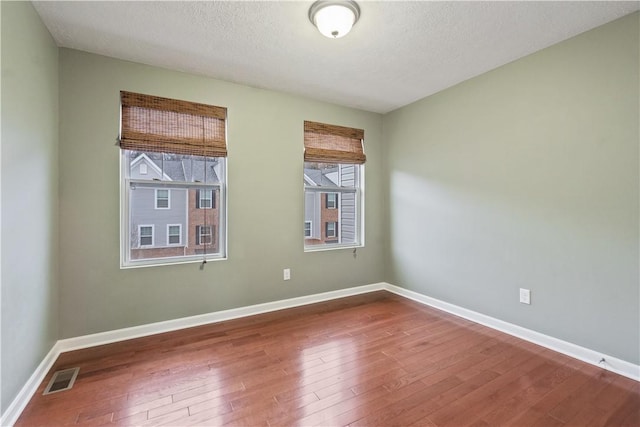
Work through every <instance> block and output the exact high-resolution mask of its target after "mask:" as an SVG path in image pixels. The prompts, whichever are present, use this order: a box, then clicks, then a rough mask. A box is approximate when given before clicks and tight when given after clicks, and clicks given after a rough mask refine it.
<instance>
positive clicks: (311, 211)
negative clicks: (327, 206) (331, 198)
mask: <svg viewBox="0 0 640 427" xmlns="http://www.w3.org/2000/svg"><path fill="white" fill-rule="evenodd" d="M304 198H305V203H304V220H305V221H311V236H310V237H312V238H314V239H319V238H320V230H321V228H320V227H321V226H322V224H320V210H321V207H322V205H321V200H320V193H319V192H312V191H310V192H307V193H305V194H304Z"/></svg>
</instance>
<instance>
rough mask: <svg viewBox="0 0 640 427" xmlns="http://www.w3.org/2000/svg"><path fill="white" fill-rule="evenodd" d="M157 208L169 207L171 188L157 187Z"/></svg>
mask: <svg viewBox="0 0 640 427" xmlns="http://www.w3.org/2000/svg"><path fill="white" fill-rule="evenodd" d="M156 209H169V190H161V189H156Z"/></svg>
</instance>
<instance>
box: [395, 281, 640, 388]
mask: <svg viewBox="0 0 640 427" xmlns="http://www.w3.org/2000/svg"><path fill="white" fill-rule="evenodd" d="M384 285H385V289H386V290H387V291H389V292H393V293H394V294H397V295H400V296H403V297H405V298H409V299H411V300H414V301H417V302H419V303H422V304H425V305H428V306H430V307H433V308H437V309H438V310H442V311H446V312H447V313H451V314H454V315H456V316H459V317H462V318H464V319H467V320H471V321H472V322H475V323H479V324H481V325H484V326H488V327H489V328H492V329H496V330H498V331H501V332H504V333H506V334H509V335H513V336H515V337H518V338H522V339H523V340H525V341H529V342H532V343H534V344H538V345H540V346H542V347H546V348H548V349H550V350H553V351H557V352H558V353H562V354H565V355H567V356H570V357H573V358H574V359H578V360H581V361H583V362H586V363H589V364H591V365H594V366H599V367H600V368H603V369H606V370H609V371H612V372H615V373H616V374H620V375H623V376H625V377H627V378H631V379H633V380H636V381H640V365H634V364H633V363H630V362H627V361H625V360H622V359H618V358H616V357H613V356H609V355H606V354H603V353H600V352H598V351H595V350H591V349H588V348H585V347H581V346H579V345H576V344H573V343H570V342H567V341H563V340H560V339H558V338H554V337H551V336H549V335H545V334H541V333H539V332H536V331H532V330H531V329H527V328H523V327H521V326H518V325H514V324H512V323H508V322H505V321H502V320H499V319H496V318H494V317H490V316H486V315H484V314H481V313H478V312H475V311H472V310H467V309H466V308H462V307H459V306H457V305H454V304H450V303H447V302H444V301H441V300H438V299H435V298H431V297H428V296H425V295H422V294H420V293H417V292H414V291H410V290H408V289H404V288H401V287H398V286H395V285H392V284H389V283H385V284H384ZM602 359H604V360H605V362H603V363H600V361H601V360H602Z"/></svg>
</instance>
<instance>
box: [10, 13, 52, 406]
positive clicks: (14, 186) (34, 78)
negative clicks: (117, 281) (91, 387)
mask: <svg viewBox="0 0 640 427" xmlns="http://www.w3.org/2000/svg"><path fill="white" fill-rule="evenodd" d="M0 10H1V11H2V12H1V15H2V20H1V22H2V32H1V35H2V114H1V116H2V148H1V157H2V177H1V182H2V202H1V203H2V275H1V276H2V277H1V280H2V286H1V295H0V297H1V299H2V304H1V306H2V309H1V311H2V314H1V319H2V328H1V331H2V332H1V333H2V339H1V353H0V358H1V359H2V362H1V367H2V375H1V377H0V384H1V389H0V394H1V395H2V398H1V401H0V405H1V406H0V412H1V413H5V411H6V409H7V407H8V406H9V404H10V403H11V402H12V401H13V399H14V398H15V397H16V396H17V394H18V392H19V391H20V389H22V387H23V386H24V385H25V383H26V382H27V380H28V379H29V377H30V376H31V374H33V372H34V371H35V369H36V367H37V366H38V364H40V362H41V361H42V359H44V357H45V355H46V354H47V353H48V352H49V350H51V347H53V345H54V343H55V342H56V340H57V339H58V280H57V279H58V257H57V253H58V185H57V182H58V48H57V47H56V45H55V43H54V42H53V39H52V38H51V36H50V35H49V32H48V31H47V29H46V28H45V27H44V25H43V24H42V22H41V21H40V17H39V16H38V15H37V13H36V12H35V10H34V9H33V6H32V5H31V3H30V2H2V3H1V4H0Z"/></svg>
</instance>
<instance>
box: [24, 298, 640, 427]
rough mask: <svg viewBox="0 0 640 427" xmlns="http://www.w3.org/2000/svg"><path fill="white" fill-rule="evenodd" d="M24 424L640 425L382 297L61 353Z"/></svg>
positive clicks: (591, 369)
mask: <svg viewBox="0 0 640 427" xmlns="http://www.w3.org/2000/svg"><path fill="white" fill-rule="evenodd" d="M76 366H79V367H80V373H79V375H78V378H77V379H76V382H75V385H74V387H73V388H72V389H71V390H68V391H64V392H60V393H56V394H50V395H47V396H43V395H42V392H43V390H44V387H45V386H46V384H47V383H48V382H49V378H50V375H51V373H49V375H48V376H47V378H46V379H45V380H44V381H43V384H42V385H41V386H40V389H39V390H38V392H37V393H36V395H34V397H33V399H32V400H31V402H30V403H29V404H28V406H27V408H26V409H25V411H24V412H23V414H22V416H21V417H20V419H19V420H18V423H17V424H16V425H17V426H36V425H47V426H48V425H56V426H57V425H76V424H77V425H94V426H96V425H111V424H115V425H145V426H146V425H154V426H155V425H174V426H187V425H208V426H218V425H246V426H266V425H268V426H289V425H301V426H307V425H309V426H311V425H322V426H347V425H348V426H473V427H481V426H498V425H513V426H545V427H550V426H565V425H566V426H639V425H640V383H638V382H635V381H633V380H630V379H628V378H625V377H622V376H619V375H616V374H613V373H610V372H607V371H604V370H602V369H600V368H598V367H595V366H592V365H588V364H586V363H582V362H580V361H577V360H575V359H572V358H569V357H567V356H564V355H562V354H559V353H555V352H553V351H550V350H547V349H545V348H542V347H539V346H536V345H534V344H531V343H528V342H526V341H522V340H519V339H517V338H514V337H511V336H509V335H505V334H503V333H500V332H497V331H494V330H492V329H489V328H486V327H483V326H480V325H478V324H475V323H472V322H469V321H466V320H464V319H461V318H458V317H455V316H452V315H449V314H446V313H443V312H440V311H438V310H435V309H431V308H428V307H425V306H422V305H420V304H417V303H414V302H412V301H409V300H406V299H404V298H401V297H398V296H395V295H393V294H390V293H387V292H384V291H381V292H376V293H371V294H366V295H360V296H355V297H350V298H344V299H340V300H334V301H330V302H326V303H320V304H314V305H310V306H305V307H300V308H295V309H289V310H283V311H279V312H274V313H268V314H263V315H259V316H253V317H249V318H243V319H238V320H233V321H228V322H223V323H218V324H213V325H207V326H201V327H197V328H190V329H184V330H181V331H176V332H170V333H165V334H159V335H155V336H151V337H145V338H139V339H135V340H129V341H123V342H119V343H114V344H109V345H104V346H100V347H94V348H90V349H85V350H78V351H74V352H69V353H64V354H62V355H61V356H60V357H59V359H58V361H57V362H56V363H55V366H54V368H53V369H52V371H54V370H59V369H64V368H71V367H76Z"/></svg>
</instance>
